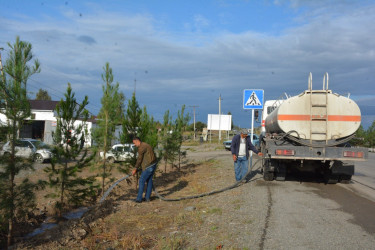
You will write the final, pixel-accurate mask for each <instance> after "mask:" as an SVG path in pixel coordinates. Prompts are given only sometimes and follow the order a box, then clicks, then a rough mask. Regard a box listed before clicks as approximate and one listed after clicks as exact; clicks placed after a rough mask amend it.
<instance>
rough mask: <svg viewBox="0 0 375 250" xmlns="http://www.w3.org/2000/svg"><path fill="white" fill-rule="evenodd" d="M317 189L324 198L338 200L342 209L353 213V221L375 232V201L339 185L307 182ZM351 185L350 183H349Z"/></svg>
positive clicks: (371, 232)
mask: <svg viewBox="0 0 375 250" xmlns="http://www.w3.org/2000/svg"><path fill="white" fill-rule="evenodd" d="M306 185H307V186H309V187H313V188H315V189H316V190H315V191H313V192H314V193H316V194H318V195H319V196H321V197H323V198H327V199H330V200H333V201H336V202H337V203H338V204H339V205H340V206H341V209H342V211H344V212H346V213H349V214H351V215H353V217H354V218H353V220H352V222H353V223H354V224H357V225H359V226H361V227H362V228H363V229H364V230H365V231H366V232H368V233H370V234H373V235H374V234H375V223H374V221H375V213H374V211H375V202H373V201H370V200H368V199H366V198H364V197H361V196H358V195H356V194H355V193H353V192H351V191H349V190H347V189H345V188H342V187H340V186H339V185H323V184H316V183H315V184H314V183H307V184H306ZM349 185H350V184H349Z"/></svg>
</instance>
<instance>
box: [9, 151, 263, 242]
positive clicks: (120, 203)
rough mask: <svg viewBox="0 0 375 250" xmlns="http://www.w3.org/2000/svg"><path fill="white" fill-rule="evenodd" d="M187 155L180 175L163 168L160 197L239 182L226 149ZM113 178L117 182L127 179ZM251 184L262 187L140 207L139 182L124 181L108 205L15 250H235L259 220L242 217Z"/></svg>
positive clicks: (157, 184) (158, 176) (154, 198)
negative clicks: (241, 196) (244, 194)
mask: <svg viewBox="0 0 375 250" xmlns="http://www.w3.org/2000/svg"><path fill="white" fill-rule="evenodd" d="M185 150H187V157H186V158H185V159H183V163H182V165H181V169H180V170H177V169H176V168H173V169H171V167H170V166H168V167H167V172H166V173H165V172H164V163H160V164H159V166H158V170H157V173H156V175H155V177H154V185H155V187H156V189H157V191H158V192H159V193H160V194H161V195H163V196H165V197H166V198H178V197H185V196H191V195H196V194H201V193H207V192H210V191H213V190H219V189H222V188H224V187H227V186H229V185H231V184H234V183H235V178H234V170H233V161H232V159H231V155H230V152H228V151H225V150H224V148H223V147H222V145H218V144H202V145H198V146H185ZM256 159H257V158H256V156H255V157H254V161H256ZM255 168H257V167H255ZM40 171H41V170H40ZM255 173H256V172H255ZM114 175H115V176H114V177H115V179H119V178H121V177H122V176H124V175H123V174H119V173H115V174H114ZM253 177H254V176H253ZM131 178H133V177H131ZM257 178H258V177H257ZM253 179H254V178H253ZM256 181H261V182H262V180H256ZM249 184H250V185H258V184H261V183H258V184H256V183H255V184H254V183H252V184H251V183H243V184H241V185H240V186H239V187H236V188H233V189H230V190H227V191H225V192H221V193H217V194H214V195H210V196H205V197H202V198H197V199H187V200H182V201H170V202H168V201H162V200H160V199H159V198H158V197H157V196H156V195H155V193H154V192H153V194H152V197H151V201H150V202H142V203H135V202H134V201H133V200H134V199H135V197H136V192H137V190H136V188H135V185H134V179H133V182H132V183H127V182H126V181H123V182H121V183H120V184H119V185H118V186H116V187H115V188H114V189H113V190H112V192H111V193H110V195H109V196H108V197H107V199H106V200H105V201H104V202H103V203H101V204H97V205H94V206H92V207H90V208H89V209H88V211H87V212H86V213H85V214H84V215H83V216H82V217H81V218H80V219H71V220H68V221H60V222H58V226H56V227H54V228H52V229H49V230H46V231H45V232H44V233H41V234H39V235H37V236H34V237H31V238H28V239H23V240H20V241H19V242H18V243H17V244H15V245H14V248H13V249H68V248H69V249H189V248H190V249H202V248H206V249H220V248H223V247H224V246H225V247H226V248H228V247H229V246H231V247H234V248H236V247H235V246H236V243H239V242H241V241H240V240H239V239H238V238H237V236H236V235H237V232H236V230H241V234H242V233H243V232H242V231H243V230H244V228H246V230H248V229H247V228H249V227H250V226H251V224H252V223H253V222H254V220H257V218H252V217H251V216H250V217H243V212H246V213H247V210H249V212H250V211H251V208H250V207H245V208H244V206H243V201H242V200H241V199H239V198H238V196H239V194H241V193H242V192H244V187H243V186H246V185H249ZM254 206H256V204H254ZM43 209H46V210H48V208H45V207H44V208H42V207H41V206H39V210H40V211H39V213H42V214H43V211H42V210H43ZM244 209H245V210H246V211H242V210H244ZM44 212H45V213H46V211H44ZM237 225H241V226H240V227H238V226H237ZM229 228H230V230H228V229H229ZM29 230H30V229H29ZM257 238H261V235H258V236H257Z"/></svg>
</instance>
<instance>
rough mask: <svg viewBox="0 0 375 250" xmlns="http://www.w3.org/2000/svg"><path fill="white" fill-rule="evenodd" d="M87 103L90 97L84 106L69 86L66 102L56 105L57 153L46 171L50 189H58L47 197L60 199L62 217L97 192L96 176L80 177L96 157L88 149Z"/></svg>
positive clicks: (59, 208) (54, 153) (54, 152)
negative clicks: (68, 209)
mask: <svg viewBox="0 0 375 250" xmlns="http://www.w3.org/2000/svg"><path fill="white" fill-rule="evenodd" d="M87 104H88V98H87V96H85V99H84V100H83V102H82V103H81V104H78V103H77V100H76V98H75V94H74V93H73V92H72V88H71V86H70V83H68V88H67V91H66V93H65V99H64V100H63V99H61V101H60V102H59V103H58V104H57V106H56V113H57V118H56V119H57V126H56V132H55V133H53V139H54V142H55V144H56V145H57V146H56V147H55V149H54V151H53V157H52V160H51V166H50V167H48V168H46V169H45V172H47V173H48V178H49V180H48V184H49V186H50V187H52V188H54V190H55V192H52V193H51V194H49V195H47V196H48V197H52V198H58V201H57V202H56V205H55V207H56V209H57V214H58V216H59V217H61V216H62V213H63V211H64V209H65V208H67V206H69V205H74V206H78V205H81V204H83V203H84V202H85V201H88V200H90V199H93V197H94V196H95V194H96V190H97V185H95V183H94V181H95V177H94V176H90V177H87V178H83V177H81V176H79V174H80V172H82V170H84V169H85V168H87V167H88V166H89V165H90V163H91V162H92V160H93V158H94V157H95V154H91V155H89V154H88V149H87V148H86V147H84V143H85V141H86V139H87V135H88V131H87V127H86V121H87V119H88V111H87V110H86V106H87Z"/></svg>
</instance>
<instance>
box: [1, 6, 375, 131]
mask: <svg viewBox="0 0 375 250" xmlns="http://www.w3.org/2000/svg"><path fill="white" fill-rule="evenodd" d="M280 4H284V3H283V2H282V1H281V3H280ZM292 4H293V6H294V8H298V7H299V6H302V5H305V3H304V1H292ZM324 6H325V4H324V3H321V4H316V6H315V7H314V8H312V9H311V12H310V13H305V12H301V13H299V12H298V13H297V14H296V15H297V16H296V17H295V22H294V26H291V27H289V28H287V29H285V30H282V31H280V32H279V34H278V35H270V34H268V33H267V32H255V31H253V30H247V31H246V32H242V33H234V32H230V31H228V30H217V29H216V30H215V31H213V30H211V24H212V23H213V20H211V19H210V18H209V17H208V16H205V15H204V14H194V15H193V18H192V19H191V20H189V21H190V23H185V24H186V26H185V28H186V30H187V31H186V30H185V32H181V31H178V32H176V31H172V30H167V29H165V26H163V25H160V23H159V22H158V21H157V20H156V18H155V17H154V16H153V15H152V14H150V13H146V14H142V13H134V14H129V13H128V14H126V13H125V14H124V13H118V12H116V11H113V12H110V11H108V10H105V11H104V10H98V9H96V10H95V12H94V11H93V12H90V11H86V12H85V14H84V15H82V16H80V15H79V12H77V11H74V10H71V9H65V8H64V9H63V11H62V13H61V14H62V16H63V17H64V18H63V19H54V18H53V17H51V16H50V17H46V18H47V19H48V22H46V21H45V20H40V19H38V18H35V19H32V18H31V17H28V22H27V23H25V22H24V19H22V20H12V19H5V18H2V19H1V20H0V25H1V24H3V25H2V26H1V28H2V29H3V31H4V32H3V33H2V38H1V39H2V41H0V42H4V39H7V40H5V41H13V40H14V38H15V35H16V34H18V35H20V36H21V39H24V40H27V41H29V42H31V43H32V44H33V46H34V53H35V54H36V56H37V57H38V59H39V60H40V61H41V63H42V73H41V74H39V75H38V77H37V78H36V79H37V81H38V82H45V83H50V84H51V86H54V88H57V89H59V90H61V91H64V90H65V88H66V83H67V82H68V81H69V82H71V83H72V84H73V87H74V88H75V89H74V91H76V92H77V94H78V95H84V94H87V95H89V100H90V103H91V105H96V106H100V97H101V84H102V80H101V74H102V73H103V69H102V68H103V66H104V64H105V62H109V63H110V66H111V67H112V68H113V73H114V76H115V81H118V82H119V83H120V88H121V90H123V91H124V93H125V95H126V96H127V97H130V96H131V92H132V91H133V90H134V85H135V82H136V89H137V98H139V100H140V103H141V105H147V107H148V110H149V111H150V112H151V113H152V114H154V115H155V118H156V119H162V115H163V113H164V111H165V110H166V109H171V111H175V110H177V109H179V108H180V107H181V105H182V104H186V105H199V106H200V108H199V109H198V112H199V114H198V119H200V120H202V121H205V120H206V115H207V114H208V113H217V112H218V101H217V99H218V97H219V94H222V97H223V99H224V100H223V102H222V110H223V112H225V113H226V112H228V111H231V112H232V114H233V115H234V122H235V124H236V123H242V124H245V121H247V120H249V119H250V118H249V117H250V115H249V114H248V113H245V112H244V111H243V110H242V91H243V89H249V88H250V89H251V88H254V89H255V88H256V89H264V90H265V97H266V99H275V98H278V97H279V96H281V95H282V94H283V93H284V92H287V93H288V94H290V95H295V94H299V93H300V92H302V91H304V90H305V89H306V88H307V78H308V74H309V72H312V73H313V87H314V88H315V89H318V88H322V79H323V75H324V73H325V72H328V73H329V75H330V85H329V86H330V87H331V88H332V89H333V90H334V92H338V93H340V94H347V93H348V92H349V93H351V95H352V97H356V96H361V95H365V94H366V95H370V96H371V95H374V96H375V88H374V80H375V79H374V74H373V72H374V70H375V53H374V48H373V45H372V42H373V41H374V40H375V26H374V25H373V23H375V15H374V14H373V13H375V5H366V6H356V5H350V4H349V5H345V4H343V5H340V6H338V7H337V8H336V9H334V11H331V12H330V11H329V10H330V9H329V8H328V7H331V6H328V7H327V8H325V7H324ZM309 8H311V7H309ZM338 9H339V10H340V11H337V10H338ZM181 25H182V26H183V24H181ZM83 34H84V35H83ZM2 46H3V45H2ZM146 71H147V74H146V73H145V72H146ZM51 91H52V90H51ZM245 117H246V118H245Z"/></svg>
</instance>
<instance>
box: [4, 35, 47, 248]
mask: <svg viewBox="0 0 375 250" xmlns="http://www.w3.org/2000/svg"><path fill="white" fill-rule="evenodd" d="M8 46H9V48H10V52H9V55H8V58H7V60H6V62H5V64H4V74H3V76H2V77H1V79H0V89H1V90H0V97H1V98H0V112H1V113H2V114H4V115H5V116H6V117H7V125H6V126H7V128H8V129H7V130H5V131H7V133H8V136H7V137H8V138H9V140H10V145H11V153H10V155H9V157H7V159H6V161H5V164H2V166H1V167H2V168H4V169H2V170H1V171H0V186H1V189H0V196H1V199H0V209H1V210H2V211H3V214H4V216H5V219H6V220H7V221H8V226H7V234H8V236H7V244H8V246H9V245H10V244H11V242H12V238H13V224H14V221H15V220H16V216H17V215H22V214H23V212H24V211H25V210H28V209H30V208H32V206H33V204H34V203H33V197H34V196H33V188H32V185H31V184H30V182H29V181H28V179H25V180H24V181H23V182H22V183H21V184H17V183H16V182H15V177H16V175H18V174H19V172H20V171H21V170H25V169H30V168H32V166H31V164H24V163H22V162H20V161H19V159H17V157H16V151H15V144H16V140H17V137H18V132H19V129H20V127H21V126H22V122H23V121H24V120H25V119H26V118H28V117H30V104H29V102H28V98H27V89H26V84H27V80H28V79H29V78H30V76H32V75H33V74H35V73H39V72H40V64H39V62H38V60H34V61H33V62H32V60H33V57H34V56H33V53H32V45H31V44H30V43H28V42H25V41H21V40H20V38H19V37H18V36H17V37H16V41H15V43H14V44H10V43H8Z"/></svg>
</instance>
